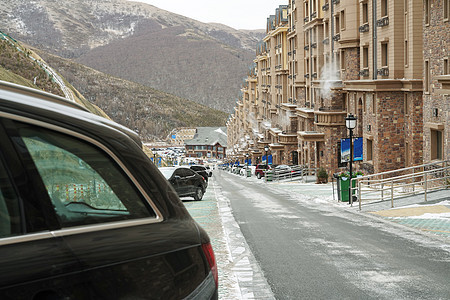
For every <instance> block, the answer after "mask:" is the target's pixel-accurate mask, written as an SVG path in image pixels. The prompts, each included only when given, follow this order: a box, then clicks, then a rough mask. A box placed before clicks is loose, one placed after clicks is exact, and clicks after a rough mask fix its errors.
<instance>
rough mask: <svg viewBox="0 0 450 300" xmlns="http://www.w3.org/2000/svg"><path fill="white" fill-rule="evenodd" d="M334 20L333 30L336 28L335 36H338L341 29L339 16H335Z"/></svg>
mask: <svg viewBox="0 0 450 300" xmlns="http://www.w3.org/2000/svg"><path fill="white" fill-rule="evenodd" d="M334 19H335V25H336V26H335V28H336V34H338V33H339V32H340V29H341V22H340V19H339V15H336V16H335V17H334Z"/></svg>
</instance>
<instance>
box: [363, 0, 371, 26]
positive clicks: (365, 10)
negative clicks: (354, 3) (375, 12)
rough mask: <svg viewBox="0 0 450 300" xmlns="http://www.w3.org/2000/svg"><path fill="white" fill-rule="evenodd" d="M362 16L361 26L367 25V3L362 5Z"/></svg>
mask: <svg viewBox="0 0 450 300" xmlns="http://www.w3.org/2000/svg"><path fill="white" fill-rule="evenodd" d="M362 16H363V20H362V22H363V24H366V23H369V5H368V4H367V2H365V3H363V4H362Z"/></svg>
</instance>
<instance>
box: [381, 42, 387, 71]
mask: <svg viewBox="0 0 450 300" xmlns="http://www.w3.org/2000/svg"><path fill="white" fill-rule="evenodd" d="M388 50H389V48H388V43H381V66H382V67H387V66H388V63H389V57H388V56H389V51H388Z"/></svg>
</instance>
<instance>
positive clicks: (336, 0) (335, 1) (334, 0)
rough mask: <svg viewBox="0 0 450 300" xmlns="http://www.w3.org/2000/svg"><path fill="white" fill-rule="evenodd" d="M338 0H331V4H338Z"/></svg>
mask: <svg viewBox="0 0 450 300" xmlns="http://www.w3.org/2000/svg"><path fill="white" fill-rule="evenodd" d="M340 2H341V1H340V0H333V4H339V3H340Z"/></svg>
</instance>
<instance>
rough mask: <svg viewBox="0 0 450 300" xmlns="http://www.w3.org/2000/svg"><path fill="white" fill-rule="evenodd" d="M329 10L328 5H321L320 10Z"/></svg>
mask: <svg viewBox="0 0 450 300" xmlns="http://www.w3.org/2000/svg"><path fill="white" fill-rule="evenodd" d="M329 9H330V3H325V5H322V10H323V11H327V10H329Z"/></svg>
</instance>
